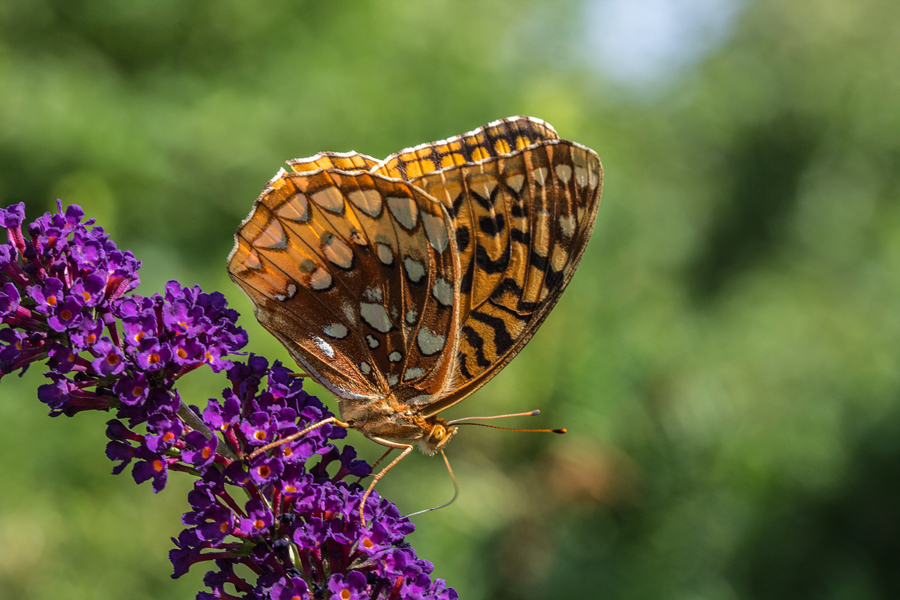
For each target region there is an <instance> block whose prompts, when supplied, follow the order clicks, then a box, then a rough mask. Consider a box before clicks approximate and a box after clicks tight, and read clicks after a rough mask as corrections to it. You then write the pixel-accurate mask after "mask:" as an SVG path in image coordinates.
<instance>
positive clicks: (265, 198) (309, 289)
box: [229, 169, 458, 402]
mask: <svg viewBox="0 0 900 600" xmlns="http://www.w3.org/2000/svg"><path fill="white" fill-rule="evenodd" d="M451 227H452V226H451V222H450V217H449V215H448V213H447V211H446V209H444V208H443V207H442V206H441V205H440V204H439V203H438V202H436V201H435V200H434V199H432V198H429V197H428V196H427V195H425V194H424V193H422V192H421V190H419V189H417V188H415V187H414V186H411V185H409V184H407V183H405V182H401V181H397V180H392V179H388V178H385V177H382V176H379V175H375V174H370V173H365V172H361V171H341V170H336V169H326V170H322V171H310V172H302V173H298V174H288V173H282V174H280V175H279V176H278V177H276V178H275V179H273V180H272V182H270V185H269V187H268V188H267V189H266V190H265V191H264V192H263V194H262V195H261V196H260V198H259V200H258V201H257V203H256V205H255V207H254V210H253V212H252V213H251V215H250V217H248V219H247V220H246V221H245V222H244V224H243V225H242V227H241V229H240V230H239V231H238V234H237V245H236V247H235V250H234V251H233V252H232V256H231V258H230V260H229V272H230V274H231V276H232V278H233V279H235V281H236V282H237V283H238V284H239V285H240V286H241V287H242V288H243V289H244V291H245V292H246V293H247V294H248V295H249V296H250V298H251V300H252V301H253V303H254V304H255V305H256V311H257V317H258V318H259V320H260V322H261V323H262V324H263V326H265V327H266V328H267V329H268V330H269V331H271V332H272V333H273V334H274V335H275V336H276V337H277V338H278V339H279V340H280V341H281V342H282V343H284V345H285V346H286V347H287V348H288V350H289V351H290V352H291V354H292V355H293V357H294V358H295V359H296V360H297V361H298V362H299V363H300V364H301V365H302V366H303V367H304V368H305V369H307V370H308V371H309V372H310V373H311V374H313V375H314V376H316V377H317V379H319V380H320V381H321V382H322V383H323V384H324V385H326V386H327V387H328V388H329V389H331V391H332V392H333V393H335V394H336V395H337V396H339V397H341V398H344V399H347V400H359V401H363V402H367V401H379V400H381V399H383V398H385V397H386V396H387V395H388V394H389V393H394V394H395V396H396V397H398V398H401V399H407V400H409V399H413V398H426V397H427V398H432V397H434V395H437V394H440V392H441V386H442V385H443V384H444V383H445V382H446V381H447V380H448V379H449V372H450V369H451V368H452V362H453V360H452V357H453V355H454V354H455V347H456V339H457V334H456V332H457V330H458V321H457V314H458V311H457V310H455V298H456V297H457V296H458V277H457V274H456V273H457V269H458V265H457V262H458V259H457V254H456V251H455V245H454V243H453V242H454V240H453V239H452V238H451V236H450V230H451V229H450V228H451Z"/></svg>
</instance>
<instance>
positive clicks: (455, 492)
mask: <svg viewBox="0 0 900 600" xmlns="http://www.w3.org/2000/svg"><path fill="white" fill-rule="evenodd" d="M441 456H443V457H444V464H445V465H447V471H449V473H450V480H451V481H453V498H451V499H450V502H447V503H446V504H441V505H440V506H435V507H434V508H426V509H425V510H420V511H418V512H414V513H410V514H408V515H406V517H405V518H407V519H408V518H410V517H414V516H416V515H422V514H425V513H427V512H431V511H433V510H440V509H442V508H447V507H448V506H450V505H451V504H453V503H454V502H456V499H457V498H459V484H458V483H457V482H456V475H454V474H453V469H452V468H450V461H449V460H447V455H446V454H444V451H443V450H441Z"/></svg>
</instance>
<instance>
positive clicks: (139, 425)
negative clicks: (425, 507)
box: [0, 204, 457, 600]
mask: <svg viewBox="0 0 900 600" xmlns="http://www.w3.org/2000/svg"><path fill="white" fill-rule="evenodd" d="M24 217H25V211H24V205H22V204H18V205H15V206H12V207H10V208H7V209H5V210H0V224H2V226H3V227H5V228H6V229H7V238H8V243H6V244H0V320H2V322H3V323H4V324H5V327H4V328H3V329H0V377H3V376H4V375H8V374H11V373H14V372H16V371H24V370H25V369H27V368H28V367H29V365H31V364H32V363H34V362H46V364H47V368H48V370H47V371H46V372H45V376H46V378H47V380H48V383H46V384H44V385H42V386H40V388H39V389H38V398H39V400H41V401H42V402H44V403H45V404H46V405H47V406H48V407H49V408H50V414H51V415H52V416H60V415H67V416H73V415H75V414H77V413H78V412H81V411H83V410H106V411H115V415H116V418H114V419H112V420H110V421H109V422H108V424H107V430H106V435H107V437H108V438H109V443H108V444H107V446H106V454H107V457H108V458H109V459H110V460H111V461H113V462H114V463H116V466H115V468H114V470H113V472H114V473H116V474H118V473H122V472H124V471H125V470H126V469H128V468H129V467H130V468H131V473H132V476H133V478H134V480H135V481H136V482H138V483H143V482H149V483H150V484H151V487H152V489H153V490H154V492H159V491H162V490H163V489H164V488H165V486H166V484H167V482H168V480H169V477H170V476H172V473H177V472H181V473H190V474H192V475H194V476H195V477H196V479H195V483H194V486H193V489H192V491H191V492H190V493H189V495H188V503H189V505H190V511H188V512H187V513H185V514H184V516H183V518H182V523H183V525H184V527H185V529H184V530H183V531H182V532H181V534H179V536H178V538H177V539H175V540H173V542H174V544H175V548H174V549H173V550H172V551H171V552H170V559H171V561H172V564H173V566H174V568H175V575H174V576H176V577H177V576H180V575H182V574H184V573H186V572H187V571H188V569H190V568H191V566H193V565H195V564H197V563H203V562H206V563H211V564H214V565H215V569H214V570H211V571H210V572H209V573H207V575H206V577H205V579H204V581H205V583H206V585H207V588H208V589H209V590H210V591H208V592H200V593H199V594H198V596H197V597H198V598H202V599H205V598H275V599H291V600H293V599H295V598H304V599H306V598H308V599H310V600H314V599H316V598H337V599H340V600H348V599H350V598H372V599H377V598H384V599H386V600H395V599H396V600H401V599H435V600H438V599H441V600H444V599H446V600H452V599H455V598H456V597H457V596H456V593H455V592H454V591H453V590H452V589H451V588H448V587H446V585H445V583H444V582H443V581H442V580H440V579H436V580H432V579H431V577H430V573H431V572H432V570H433V566H432V565H431V563H429V562H427V561H425V560H421V559H419V558H418V557H417V556H416V554H415V552H414V551H413V550H412V548H410V547H409V545H408V544H407V543H406V542H405V536H406V535H408V534H409V533H411V532H412V530H413V525H412V523H411V522H410V521H409V520H408V519H405V518H403V517H401V516H400V514H399V512H398V510H397V508H396V506H394V505H393V504H391V503H390V502H388V501H387V500H385V499H383V498H381V497H380V496H378V495H377V494H373V495H372V496H371V499H370V500H369V501H368V502H367V504H366V507H365V514H364V515H362V517H363V519H360V514H359V506H360V500H361V498H362V495H363V493H364V492H365V490H364V488H362V487H361V486H360V485H359V483H358V482H355V481H350V480H352V479H359V478H363V477H366V476H368V475H369V474H370V471H371V469H370V467H369V465H368V464H366V463H365V462H364V461H361V460H357V458H356V452H355V450H353V448H351V447H349V446H343V448H342V449H340V450H339V449H338V447H337V446H336V445H335V442H336V441H338V440H340V439H343V438H344V437H345V436H346V431H345V430H344V429H342V428H339V427H334V428H332V427H330V426H325V427H321V428H319V429H316V430H314V431H311V432H309V434H308V435H305V436H303V437H301V438H299V439H296V440H293V441H291V442H290V443H285V444H283V445H281V446H278V447H276V448H273V449H272V450H270V451H269V452H268V453H261V454H259V455H256V456H254V457H253V459H248V457H249V456H250V455H251V453H253V451H254V450H255V449H258V448H260V447H262V446H264V445H266V444H269V443H271V442H272V441H275V440H278V439H281V438H284V437H287V436H289V435H291V434H294V433H297V432H299V431H301V430H302V429H303V428H305V427H306V426H308V425H309V424H311V423H315V422H317V421H320V420H322V419H323V418H327V417H330V416H331V413H330V412H329V411H328V409H327V408H326V407H325V406H324V405H323V404H322V403H321V402H320V401H319V400H318V399H317V398H315V397H313V396H310V395H309V394H307V393H306V392H305V391H304V390H303V386H302V380H301V379H299V378H296V377H293V376H292V374H291V373H290V371H288V370H287V369H286V368H284V367H283V366H281V365H280V364H279V363H277V362H276V363H274V364H272V365H270V364H269V362H268V361H267V360H266V359H264V358H262V357H258V356H252V355H251V356H249V357H248V358H247V360H246V361H245V362H241V361H235V360H233V359H232V358H230V357H231V356H232V355H234V354H235V353H237V352H238V351H240V350H241V348H243V347H244V345H245V344H246V342H247V336H246V333H245V332H244V330H243V329H241V328H239V327H237V325H236V320H237V316H238V315H237V313H236V312H235V311H234V310H232V309H229V308H228V306H227V304H226V302H225V298H224V296H223V295H222V294H220V293H206V292H203V291H202V290H200V288H199V287H197V286H194V287H186V286H182V285H181V284H180V283H178V282H175V281H171V282H169V283H168V284H167V285H166V288H165V293H163V294H154V295H152V296H141V295H138V294H136V293H134V290H135V288H136V287H137V286H138V283H139V279H138V275H137V270H138V267H139V266H140V262H139V261H138V260H136V259H135V258H134V256H133V255H132V254H131V253H130V252H128V251H122V250H119V249H117V248H116V245H115V244H114V243H113V242H112V241H111V240H110V239H109V236H108V235H107V234H106V233H105V232H104V231H103V229H102V228H100V227H97V226H94V223H93V220H84V213H83V212H82V210H81V209H80V208H79V207H77V206H69V207H67V208H65V209H63V207H62V206H61V205H60V206H59V209H58V211H57V212H55V213H46V214H44V215H43V216H41V217H39V218H38V219H37V220H35V221H34V222H33V223H31V224H30V225H28V227H27V234H24V233H23V231H22V225H23V222H24ZM204 365H207V366H209V367H210V368H211V369H212V370H213V371H215V372H223V374H224V375H225V377H227V380H228V387H227V388H226V389H225V390H224V391H223V393H222V396H221V398H218V399H211V400H209V402H208V403H207V404H206V407H205V408H204V409H203V410H200V409H198V408H192V407H188V406H186V405H185V404H184V403H183V402H182V399H181V396H180V395H179V393H178V390H177V389H176V384H177V382H178V380H179V379H180V378H181V377H183V376H185V375H186V374H188V373H189V372H190V371H192V370H194V369H197V368H199V367H202V366H204ZM239 566H240V568H239V569H236V567H239ZM238 572H241V573H245V574H246V573H252V574H253V576H254V577H255V580H252V581H251V580H248V579H247V578H246V577H245V576H243V575H238V574H237V573H238Z"/></svg>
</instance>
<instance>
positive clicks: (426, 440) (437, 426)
mask: <svg viewBox="0 0 900 600" xmlns="http://www.w3.org/2000/svg"><path fill="white" fill-rule="evenodd" d="M424 430H425V435H424V436H422V438H421V439H420V440H419V449H420V450H421V451H422V452H423V453H425V454H428V455H429V456H430V455H432V454H434V453H435V452H437V451H438V450H441V449H443V448H444V446H446V445H447V442H449V441H450V438H452V437H453V436H454V435H456V432H457V431H458V430H457V427H456V425H450V424H449V423H447V421H445V420H444V419H442V418H440V417H429V418H428V419H427V420H426V421H425V427H424Z"/></svg>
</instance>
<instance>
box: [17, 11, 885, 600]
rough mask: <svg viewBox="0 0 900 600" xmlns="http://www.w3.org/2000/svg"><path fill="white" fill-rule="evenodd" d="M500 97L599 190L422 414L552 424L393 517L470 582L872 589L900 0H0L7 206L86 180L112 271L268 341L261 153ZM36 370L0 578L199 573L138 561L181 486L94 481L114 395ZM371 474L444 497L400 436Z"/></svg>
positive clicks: (166, 533) (152, 551) (529, 587)
mask: <svg viewBox="0 0 900 600" xmlns="http://www.w3.org/2000/svg"><path fill="white" fill-rule="evenodd" d="M515 114H528V115H533V116H536V117H540V118H542V119H545V120H547V121H548V122H550V123H551V124H553V125H554V126H555V127H556V128H557V130H558V131H559V133H560V135H561V136H562V137H564V138H567V139H571V140H575V141H578V142H581V143H583V144H585V145H588V146H590V147H592V148H594V149H595V150H596V151H597V152H598V153H599V155H600V157H601V159H602V161H603V163H604V167H605V171H606V180H605V187H604V193H603V202H602V203H601V207H600V213H599V218H598V221H597V228H596V230H595V232H594V237H593V240H592V242H591V244H590V246H589V247H588V249H587V252H586V254H585V257H584V260H583V262H582V265H581V267H580V269H579V271H578V273H577V274H576V276H575V278H574V280H573V281H572V284H571V286H570V287H569V291H568V292H567V293H566V295H565V297H564V298H563V299H562V301H561V302H560V303H559V304H558V305H557V308H556V310H555V311H553V314H552V315H551V316H550V318H549V319H548V320H547V321H546V323H545V324H544V326H543V327H542V328H541V330H540V332H539V333H538V334H537V335H536V336H535V338H534V339H533V341H532V342H531V343H530V344H529V345H528V346H527V347H526V348H525V350H524V351H523V352H522V353H521V355H520V356H519V357H518V358H517V359H516V360H515V361H513V362H512V363H511V364H510V365H509V366H508V367H507V368H506V369H505V370H504V371H503V373H502V374H501V375H500V376H498V377H497V378H496V379H495V380H494V381H492V382H491V383H490V384H489V385H487V386H485V387H484V388H483V389H482V390H481V391H480V392H478V393H477V394H476V395H475V396H473V397H472V398H471V399H469V400H467V401H466V402H464V403H462V404H460V405H458V406H456V407H454V409H453V410H452V411H450V413H451V415H452V416H466V415H475V414H492V413H494V414H496V413H500V412H504V411H521V410H529V409H533V408H540V409H542V411H543V415H542V417H540V419H535V420H523V421H525V422H524V423H522V424H521V426H523V427H528V426H536V427H540V426H546V427H559V426H565V427H568V428H569V431H570V434H569V435H567V436H545V435H541V434H516V433H508V432H497V431H490V430H485V429H476V428H470V429H466V430H465V431H463V432H461V434H460V435H459V436H458V437H457V439H456V440H455V441H454V443H453V444H452V445H451V446H450V450H449V457H450V459H451V461H452V463H453V465H454V468H455V470H456V473H457V477H458V478H459V482H460V486H461V488H462V496H461V498H460V500H459V501H458V502H457V503H456V504H455V505H453V506H452V507H450V508H447V509H444V510H440V511H437V512H433V513H429V514H427V515H422V516H420V517H416V518H415V521H416V523H417V526H418V530H417V531H416V532H415V533H414V534H413V535H412V536H411V537H410V542H412V544H413V546H414V547H415V548H416V549H417V551H418V552H419V554H420V556H421V557H423V558H427V559H429V560H431V561H433V562H434V563H435V572H434V575H435V576H437V577H442V578H445V579H447V581H448V583H449V584H450V585H451V586H453V587H455V588H456V589H457V590H458V591H459V593H460V596H461V598H463V599H464V600H482V599H513V598H516V599H526V600H530V599H549V598H584V599H594V598H598V599H601V598H602V599H648V600H649V599H679V600H681V599H683V600H737V599H776V600H778V599H782V598H784V599H791V600H797V599H806V598H809V599H825V600H832V599H833V600H844V599H848V600H868V599H873V600H875V599H896V598H900V368H898V367H900V365H898V356H900V344H898V342H900V311H898V307H900V276H898V275H900V201H898V200H900V3H898V2H896V0H854V1H853V2H847V1H846V0H802V1H801V0H796V1H788V0H755V1H754V0H744V1H741V0H585V1H582V2H579V1H575V0H571V1H556V2H539V1H537V0H406V1H401V0H381V1H378V2H376V1H359V2H311V1H305V0H267V1H266V2H250V1H248V0H216V1H210V0H193V1H185V0H152V1H151V0H129V1H127V2H123V1H121V0H96V1H93V2H87V1H82V0H21V1H15V0H0V204H2V205H8V204H11V203H14V202H20V201H24V202H25V204H26V206H27V211H28V216H29V218H34V217H36V216H38V215H39V214H41V213H42V212H43V211H45V210H48V209H50V208H51V207H52V206H53V203H54V202H55V199H56V198H61V199H62V200H63V201H64V202H65V203H78V204H81V205H82V206H83V207H84V208H85V209H86V211H87V212H88V215H89V216H93V217H96V218H97V219H98V222H99V223H100V224H101V225H103V226H104V227H105V228H106V229H107V230H108V231H109V232H111V234H112V236H113V238H114V239H115V240H116V242H117V243H118V244H119V245H120V246H121V247H124V248H128V249H131V250H132V251H134V253H135V254H136V255H137V256H138V258H140V259H141V260H143V261H144V267H143V269H142V270H141V277H142V280H143V282H144V283H143V285H142V287H141V290H140V291H141V292H143V293H145V294H150V293H153V292H156V291H161V290H162V287H163V285H164V283H165V281H167V280H168V279H179V280H180V281H182V282H183V283H186V284H192V283H199V284H200V285H201V286H203V287H204V289H206V290H208V291H211V290H221V291H223V292H225V293H226V294H227V295H228V297H229V299H230V301H231V303H232V305H233V306H234V307H235V308H237V309H238V310H240V311H241V312H242V313H243V314H244V317H243V319H242V324H243V326H244V327H246V328H247V329H248V330H250V332H251V344H250V349H252V350H253V351H255V352H258V353H262V354H265V355H266V356H269V357H280V358H282V359H283V360H285V361H287V362H289V359H288V358H287V355H286V353H285V352H284V351H283V350H282V349H281V347H280V346H279V345H278V344H277V342H275V341H274V339H272V338H270V337H269V336H268V335H267V334H266V333H265V332H264V331H262V330H261V329H260V328H259V327H258V326H257V325H256V324H255V322H254V320H253V318H252V314H251V311H250V305H249V302H248V301H247V300H246V299H245V298H244V297H243V295H242V294H241V293H240V292H239V291H238V290H237V289H236V288H235V287H234V286H233V285H232V284H231V283H230V281H229V280H228V277H227V275H226V272H225V257H226V255H227V254H228V252H229V250H230V248H231V245H232V235H233V232H234V230H235V228H236V226H237V225H238V223H239V222H240V220H241V219H242V218H243V217H244V216H245V215H246V213H247V212H248V211H249V209H250V207H251V204H252V202H253V199H254V198H255V197H256V196H257V194H258V193H259V191H260V190H261V189H262V187H263V186H264V184H265V182H266V181H267V180H268V179H269V178H270V177H271V176H272V175H273V174H274V173H275V171H276V170H277V169H278V168H279V167H280V166H281V165H282V164H283V161H284V160H286V159H289V158H293V157H303V156H308V155H311V154H314V153H315V152H317V151H320V150H337V151H347V150H358V151H360V152H364V153H366V154H370V155H372V156H376V157H383V156H386V155H387V154H389V153H391V152H393V151H396V150H399V149H400V148H403V147H406V146H411V145H415V144H418V143H422V142H427V141H431V140H435V139H440V138H444V137H447V136H450V135H454V134H458V133H462V132H464V131H468V130H470V129H473V128H475V127H477V126H479V125H482V124H483V123H486V122H488V121H490V120H493V119H497V118H501V117H505V116H510V115H515ZM40 370H41V369H40V368H39V367H38V368H33V369H32V370H31V371H30V372H29V373H27V374H26V376H25V377H24V378H23V379H21V380H20V379H18V378H16V377H6V378H5V379H4V380H3V382H2V385H0V456H2V457H3V461H2V465H3V466H2V467H0V477H2V481H3V483H2V484H0V598H10V599H19V598H22V599H44V598H53V599H54V600H55V599H58V598H66V599H82V598H85V599H87V598H91V599H107V598H125V597H127V598H130V599H132V600H139V599H145V598H146V599H149V598H193V597H194V594H195V593H196V591H197V590H199V589H200V588H201V586H202V583H201V578H202V575H203V573H204V571H205V569H204V568H202V565H201V566H199V568H195V570H194V571H193V572H192V573H191V574H190V575H188V576H186V577H184V578H182V579H180V580H174V581H173V580H171V579H169V574H170V573H171V566H170V565H169V564H168V562H167V556H166V554H167V551H168V549H169V548H170V547H171V542H170V541H169V537H170V536H173V535H176V534H177V533H178V531H179V530H180V524H179V518H180V515H181V513H182V512H183V511H184V510H185V509H186V500H185V493H186V490H187V489H188V487H189V485H190V482H189V481H188V480H187V478H186V477H173V478H172V480H171V483H170V486H169V487H168V488H167V489H166V490H165V492H164V493H162V494H160V495H158V496H156V495H154V494H152V493H151V490H150V488H149V486H147V485H143V486H140V487H138V486H135V485H134V484H133V482H132V481H131V479H130V477H129V476H128V475H125V476H121V477H112V476H110V475H109V471H110V469H111V463H109V462H108V461H107V460H106V458H105V457H104V455H103V448H104V445H105V443H106V439H105V437H104V436H103V429H104V423H105V421H106V420H107V419H108V418H109V415H106V414H82V415H79V416H78V417H77V418H74V419H66V418H59V419H53V420H51V419H48V418H47V417H46V412H47V411H46V408H45V407H44V406H43V405H41V404H40V403H39V402H38V401H37V399H36V397H35V388H36V386H37V385H39V383H40V381H41V376H40ZM224 385H225V383H224V380H223V379H222V378H219V377H217V376H213V375H211V374H205V373H204V374H197V375H196V376H192V377H191V378H189V381H186V382H185V386H184V387H183V388H182V392H183V394H184V395H185V396H186V397H187V398H188V399H189V401H191V402H195V403H201V404H202V403H203V402H204V401H205V399H206V398H208V397H210V396H215V395H217V394H218V392H219V391H220V390H221V388H222V387H224ZM332 406H334V404H332ZM518 424H519V422H516V423H510V425H511V426H516V425H518ZM350 440H351V442H352V443H354V444H356V445H357V446H358V448H359V450H360V451H361V453H363V454H364V455H365V456H366V457H368V458H374V457H376V456H377V455H378V454H379V449H378V447H376V446H375V445H374V444H372V443H370V442H368V441H366V440H364V439H362V438H361V437H360V436H359V435H358V434H356V433H351V435H350ZM379 489H380V490H381V492H382V493H384V494H385V495H387V496H388V497H389V498H391V499H393V500H394V501H395V502H397V503H398V504H399V505H400V507H401V510H403V511H406V512H412V511H415V510H420V509H423V508H427V507H429V506H434V505H436V504H440V503H442V502H444V501H445V500H446V499H448V498H449V496H450V495H451V494H452V488H451V485H450V483H449V481H448V478H447V475H446V472H445V470H444V467H443V465H442V464H441V461H440V460H439V459H434V458H431V459H429V458H427V457H424V456H421V455H418V454H416V455H414V456H413V457H412V458H410V459H408V460H407V461H405V463H404V464H403V465H402V466H401V467H400V468H398V469H397V470H395V471H394V472H392V473H391V475H390V476H389V477H387V478H386V479H385V481H384V482H383V484H380V486H379Z"/></svg>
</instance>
